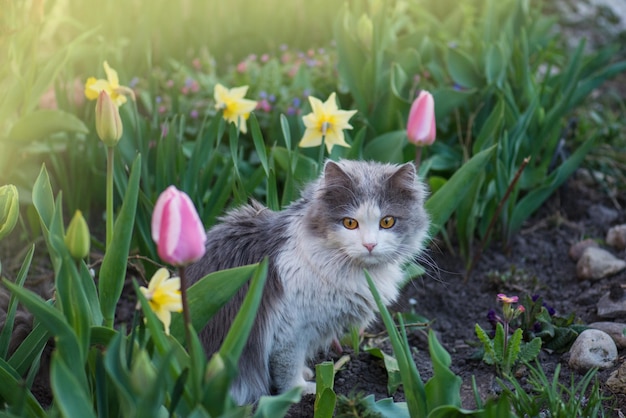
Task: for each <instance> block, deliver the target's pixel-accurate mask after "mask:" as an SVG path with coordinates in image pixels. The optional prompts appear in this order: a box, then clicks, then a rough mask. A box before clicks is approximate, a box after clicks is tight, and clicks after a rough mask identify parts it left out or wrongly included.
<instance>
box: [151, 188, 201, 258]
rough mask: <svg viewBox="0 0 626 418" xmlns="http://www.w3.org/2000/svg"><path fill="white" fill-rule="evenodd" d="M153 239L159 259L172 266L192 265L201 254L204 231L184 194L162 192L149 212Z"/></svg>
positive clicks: (170, 190)
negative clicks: (150, 212) (150, 213)
mask: <svg viewBox="0 0 626 418" xmlns="http://www.w3.org/2000/svg"><path fill="white" fill-rule="evenodd" d="M152 239H154V242H156V244H157V252H158V253H159V257H161V259H162V260H163V261H165V262H166V263H169V264H172V265H174V266H184V265H187V264H190V263H193V262H194V261H197V260H198V259H200V258H201V257H202V256H203V255H204V253H205V251H206V250H205V247H204V244H205V241H206V232H205V230H204V226H203V225H202V222H201V221H200V217H199V216H198V213H197V212H196V208H195V207H194V205H193V202H192V201H191V199H190V198H189V196H187V194H186V193H185V192H181V191H180V190H178V189H177V188H176V187H174V186H170V187H168V188H167V189H165V191H164V192H163V193H161V195H160V196H159V198H158V199H157V202H156V205H155V206H154V212H153V213H152Z"/></svg>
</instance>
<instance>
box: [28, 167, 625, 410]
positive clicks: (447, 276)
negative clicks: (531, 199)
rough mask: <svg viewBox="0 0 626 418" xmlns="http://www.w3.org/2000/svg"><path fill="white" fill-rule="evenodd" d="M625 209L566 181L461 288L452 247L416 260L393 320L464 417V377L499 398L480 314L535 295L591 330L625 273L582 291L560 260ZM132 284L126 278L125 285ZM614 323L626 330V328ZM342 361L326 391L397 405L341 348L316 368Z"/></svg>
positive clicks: (124, 305)
mask: <svg viewBox="0 0 626 418" xmlns="http://www.w3.org/2000/svg"><path fill="white" fill-rule="evenodd" d="M624 207H626V200H625V199H624V198H623V197H621V198H618V199H611V198H609V197H608V196H607V194H606V193H602V192H600V191H599V187H597V186H596V185H589V184H585V182H583V181H582V180H581V179H580V178H579V176H574V177H573V178H572V179H570V180H569V181H568V182H567V183H566V184H565V185H564V186H562V187H561V188H560V189H559V190H558V191H557V192H556V193H555V194H554V195H553V196H552V197H551V198H550V199H549V200H548V201H547V202H546V203H545V204H544V205H543V206H542V207H541V209H540V210H539V211H538V212H537V213H536V214H534V215H533V216H532V217H531V218H530V219H529V220H528V221H527V222H526V223H525V224H524V226H523V228H522V230H521V231H520V232H519V233H518V234H516V235H515V236H514V238H513V239H512V240H511V242H510V243H509V245H507V246H504V245H503V244H501V242H500V240H497V238H498V237H495V239H494V240H493V242H492V243H491V244H490V245H489V246H488V248H486V249H485V251H484V252H483V254H482V257H480V260H479V261H478V263H477V264H476V265H475V267H474V269H473V271H472V273H471V274H470V275H469V276H468V277H467V278H466V277H465V262H464V261H463V259H462V258H461V257H460V256H459V255H458V249H457V248H456V246H455V244H454V243H452V244H451V248H448V245H446V244H445V243H444V242H443V241H440V240H436V241H434V242H433V243H432V244H431V245H430V247H429V248H428V250H427V252H426V253H425V254H424V256H423V257H422V262H423V264H424V266H425V267H426V273H425V274H424V275H422V276H420V277H418V278H416V279H414V280H413V281H411V282H410V283H408V284H407V285H406V287H405V288H404V289H403V292H402V295H401V298H400V300H399V301H398V302H397V303H396V304H395V305H394V306H392V311H400V312H409V311H413V312H415V313H416V314H419V315H421V316H423V317H425V318H427V319H428V321H429V328H431V329H433V330H434V331H435V332H436V335H437V337H438V339H439V341H440V342H441V343H442V344H443V346H444V347H445V348H446V350H447V351H448V352H449V353H450V355H451V357H452V365H451V369H452V371H453V372H454V373H456V374H457V375H459V376H460V377H461V378H462V380H463V385H462V393H461V397H462V400H463V406H464V407H467V408H473V407H474V406H475V405H474V395H473V391H472V387H471V381H472V376H474V377H475V378H476V382H477V384H478V389H479V393H480V395H481V397H482V398H483V399H486V398H487V397H489V396H493V394H494V389H496V388H497V384H496V380H495V378H496V376H495V373H494V369H493V367H491V366H487V365H486V364H484V363H483V362H481V361H480V360H475V359H474V357H475V353H476V350H477V346H476V345H475V343H476V342H477V338H476V336H475V333H474V327H475V324H476V323H478V324H480V325H481V326H482V327H483V328H485V329H490V325H489V322H488V321H487V312H488V311H489V310H490V309H496V310H497V309H499V308H500V306H498V303H497V301H496V295H497V294H498V293H506V294H508V295H518V296H520V297H521V296H523V295H525V294H530V295H534V294H538V295H541V296H542V297H543V299H544V301H545V302H546V303H547V304H549V305H551V306H553V307H554V308H555V309H556V311H557V314H558V315H559V316H563V317H565V316H568V315H569V314H570V313H574V314H575V315H576V318H577V320H579V321H580V322H581V323H591V322H594V321H597V320H599V318H598V317H597V314H596V310H597V309H596V304H597V302H598V300H599V299H600V297H601V296H602V295H604V294H605V293H607V292H608V291H609V288H610V287H611V285H615V284H618V285H621V284H626V272H621V273H620V274H617V275H614V276H612V277H609V278H606V279H602V280H599V281H594V282H590V281H581V280H579V279H578V278H577V276H576V264H575V262H574V261H572V260H570V258H569V257H568V250H569V248H570V246H571V245H572V244H574V243H575V242H578V241H580V240H581V239H583V238H593V239H596V240H599V241H600V242H601V241H602V240H603V239H604V237H605V235H606V231H607V230H608V229H609V228H610V227H611V226H613V225H617V224H621V223H626V210H624V209H623V208H624ZM612 252H613V253H614V254H616V255H617V256H618V257H620V258H622V259H624V258H626V252H625V251H621V252H616V251H615V250H612ZM511 273H514V274H511ZM50 274H51V273H49V274H48V275H50ZM133 275H135V274H129V277H130V276H133ZM135 276H136V275H135ZM512 277H513V279H512ZM504 279H506V280H504ZM135 304H136V302H135V297H134V295H133V291H132V286H130V280H129V281H128V283H127V286H125V290H124V294H123V297H122V299H121V301H120V305H119V311H118V320H120V321H127V320H129V319H130V318H131V317H132V311H133V309H134V308H135ZM617 320H621V321H626V318H617ZM386 337H387V334H386V333H385V331H384V327H383V326H382V325H381V324H380V322H379V323H377V324H374V325H373V326H372V327H371V328H370V329H368V330H366V332H365V334H364V337H363V342H362V345H361V347H363V346H365V345H369V346H374V347H379V348H382V349H383V350H384V351H385V352H387V353H389V354H391V353H392V351H391V346H390V344H389V341H388V339H387V338H386ZM408 339H409V342H410V344H411V346H412V347H414V350H415V351H414V359H415V361H416V364H417V367H418V370H419V372H420V374H421V376H422V378H423V379H424V380H427V379H428V378H429V377H430V376H431V375H432V372H431V369H430V367H431V366H430V364H431V362H430V359H429V357H428V346H427V338H426V329H425V328H422V329H418V328H414V329H411V330H410V331H409V333H408ZM49 351H50V349H48V352H49ZM624 354H625V353H624V352H620V359H619V363H621V362H622V361H623V357H622V356H623V355H624ZM345 356H348V357H349V359H348V361H347V362H346V363H345V364H344V365H343V366H342V367H341V368H340V370H339V371H338V372H337V374H336V377H335V386H334V389H335V391H336V393H337V394H338V395H345V396H354V395H356V394H358V393H362V394H364V395H370V394H371V395H374V396H375V398H376V399H377V400H379V399H383V398H387V397H390V396H391V397H393V398H394V399H395V400H397V401H402V400H404V393H403V392H402V387H400V388H399V389H398V390H397V391H396V392H395V393H393V394H391V395H390V394H389V393H388V392H387V372H386V370H385V368H384V364H383V361H382V360H380V359H379V358H376V357H374V356H373V355H371V354H369V353H368V352H366V351H364V350H363V349H361V350H360V351H359V353H358V354H356V353H355V352H354V351H352V350H351V349H350V348H348V347H346V346H344V347H343V352H342V353H336V352H334V351H331V352H329V353H326V354H323V355H320V357H319V358H318V359H317V361H319V362H321V361H324V360H333V361H338V360H339V359H340V358H342V357H344V360H345V358H346V357H345ZM539 360H540V362H541V365H542V367H543V368H544V370H545V371H546V373H547V374H548V376H549V377H551V376H552V374H553V372H554V370H555V368H556V367H557V365H561V379H560V381H561V382H562V383H564V384H566V385H569V383H570V378H571V376H574V378H575V379H580V377H581V376H582V375H581V374H580V373H579V372H576V371H572V370H571V369H570V368H569V367H568V364H567V354H554V353H552V354H551V353H547V352H545V351H542V352H541V353H540V356H539ZM614 369H615V368H613V369H608V370H602V371H600V372H599V373H598V378H599V381H600V382H602V389H603V391H604V393H605V394H606V395H613V396H612V400H611V401H609V402H607V403H606V408H605V409H606V412H607V416H619V412H618V411H619V410H621V411H622V412H626V395H625V394H611V393H610V391H609V390H608V388H606V386H605V385H604V382H605V381H606V379H607V378H608V376H609V374H610V373H611V372H612V371H613V370H614ZM523 378H524V377H523V376H522V377H521V379H523ZM33 393H34V394H35V396H36V397H37V398H38V399H39V400H40V401H41V402H42V403H43V404H44V405H45V404H49V402H50V390H49V384H48V380H47V373H42V374H40V376H39V377H38V378H37V379H36V381H35V383H34V386H33ZM313 404H314V396H312V395H311V396H304V397H303V398H302V401H301V402H300V403H298V404H296V405H294V406H293V407H292V408H291V409H290V410H289V413H288V417H303V418H304V417H313Z"/></svg>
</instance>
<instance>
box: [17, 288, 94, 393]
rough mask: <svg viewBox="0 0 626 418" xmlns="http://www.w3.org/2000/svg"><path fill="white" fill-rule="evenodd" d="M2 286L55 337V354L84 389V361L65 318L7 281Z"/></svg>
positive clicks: (31, 294) (32, 294)
mask: <svg viewBox="0 0 626 418" xmlns="http://www.w3.org/2000/svg"><path fill="white" fill-rule="evenodd" d="M4 284H5V286H6V287H8V288H9V290H10V291H11V292H13V293H14V294H15V296H16V297H17V298H18V299H19V300H20V302H21V303H22V304H23V305H24V306H25V307H26V308H27V309H28V310H29V311H30V312H31V313H32V314H33V315H34V316H35V318H37V320H39V322H40V323H41V324H42V325H43V326H44V327H46V329H47V330H48V331H49V332H50V334H52V335H53V336H54V337H55V341H56V348H57V352H58V353H59V355H61V356H62V359H63V360H64V361H65V364H67V365H68V367H71V368H72V369H73V373H74V375H75V376H79V377H80V379H79V380H80V382H81V384H82V385H83V386H85V387H86V386H87V380H86V377H85V371H84V363H85V361H84V360H85V359H84V357H83V353H82V350H81V347H80V344H79V342H78V338H77V337H76V334H75V333H74V331H73V330H72V328H71V327H70V326H69V325H68V323H67V322H66V320H65V317H64V316H63V315H62V314H61V312H59V311H58V310H57V309H54V308H53V307H52V306H50V305H48V304H47V303H46V302H44V301H43V299H41V298H40V297H39V296H38V295H36V294H34V293H33V292H31V291H29V290H26V289H23V288H21V287H19V286H17V285H15V284H13V283H11V282H9V281H8V280H4Z"/></svg>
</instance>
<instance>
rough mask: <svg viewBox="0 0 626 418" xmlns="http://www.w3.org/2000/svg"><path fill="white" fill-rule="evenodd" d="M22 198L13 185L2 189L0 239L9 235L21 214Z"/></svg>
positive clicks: (0, 191) (0, 196) (0, 190)
mask: <svg viewBox="0 0 626 418" xmlns="http://www.w3.org/2000/svg"><path fill="white" fill-rule="evenodd" d="M19 209H20V198H19V194H18V193H17V188H16V187H15V186H14V185H12V184H7V185H5V186H2V187H0V239H2V238H4V237H5V236H7V235H9V233H10V232H11V231H13V228H15V224H16V223H17V217H18V215H19V213H20V211H19Z"/></svg>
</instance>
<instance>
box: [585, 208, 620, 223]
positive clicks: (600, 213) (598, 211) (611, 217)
mask: <svg viewBox="0 0 626 418" xmlns="http://www.w3.org/2000/svg"><path fill="white" fill-rule="evenodd" d="M587 215H589V217H590V218H591V219H593V220H594V221H596V222H597V223H599V224H603V225H610V224H612V223H613V222H615V220H616V219H617V218H619V212H618V211H617V210H615V209H613V208H609V207H606V206H603V205H600V204H596V205H592V206H590V207H589V209H587Z"/></svg>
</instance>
